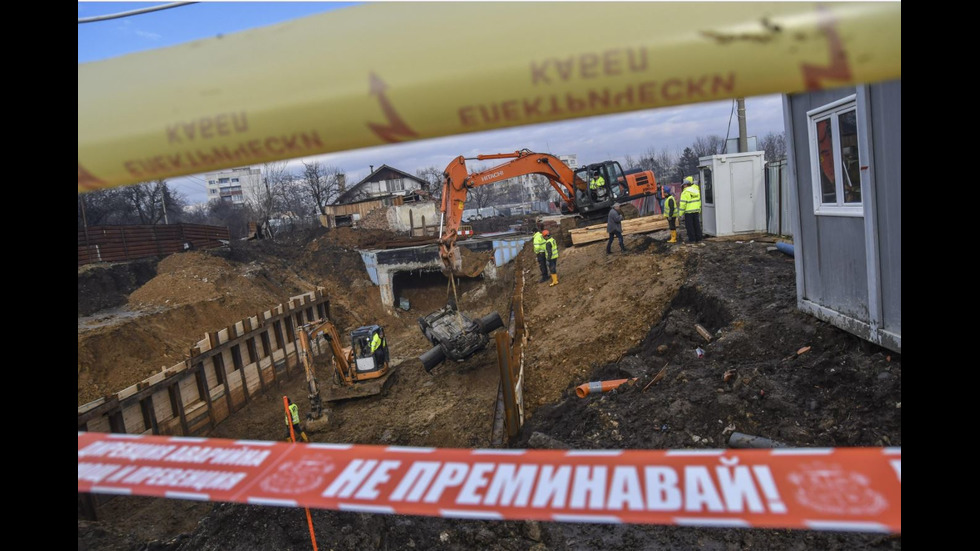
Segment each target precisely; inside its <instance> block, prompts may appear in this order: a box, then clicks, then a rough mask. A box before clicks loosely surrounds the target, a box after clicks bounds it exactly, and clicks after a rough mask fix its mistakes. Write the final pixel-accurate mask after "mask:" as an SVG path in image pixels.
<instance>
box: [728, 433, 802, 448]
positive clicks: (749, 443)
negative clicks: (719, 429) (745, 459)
mask: <svg viewBox="0 0 980 551" xmlns="http://www.w3.org/2000/svg"><path fill="white" fill-rule="evenodd" d="M728 447H729V448H787V447H789V446H787V445H786V444H783V443H782V442H777V441H775V440H770V439H768V438H763V437H761V436H752V435H751V434H744V433H741V432H733V433H732V435H731V436H730V437H729V438H728Z"/></svg>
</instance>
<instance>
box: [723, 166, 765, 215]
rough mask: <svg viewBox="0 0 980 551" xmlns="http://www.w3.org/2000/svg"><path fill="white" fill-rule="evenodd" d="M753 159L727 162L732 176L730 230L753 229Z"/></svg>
mask: <svg viewBox="0 0 980 551" xmlns="http://www.w3.org/2000/svg"><path fill="white" fill-rule="evenodd" d="M753 161H754V159H746V160H744V161H742V160H739V161H733V162H729V163H728V166H729V170H731V177H732V182H731V183H732V187H731V189H732V231H733V232H735V233H743V232H752V231H755V230H756V228H755V214H756V213H755V209H756V193H758V192H757V190H756V189H755V188H756V174H755V162H753Z"/></svg>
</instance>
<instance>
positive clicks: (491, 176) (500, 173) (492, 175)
mask: <svg viewBox="0 0 980 551" xmlns="http://www.w3.org/2000/svg"><path fill="white" fill-rule="evenodd" d="M503 173H504V171H503V170H498V171H497V172H494V173H492V174H487V175H486V176H481V177H480V181H481V182H486V181H487V180H492V179H493V178H496V177H497V176H500V175H502V174H503Z"/></svg>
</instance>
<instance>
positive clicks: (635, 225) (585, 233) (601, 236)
mask: <svg viewBox="0 0 980 551" xmlns="http://www.w3.org/2000/svg"><path fill="white" fill-rule="evenodd" d="M668 227H669V224H668V222H667V219H666V218H663V217H661V216H644V217H642V218H633V219H630V220H624V221H623V235H636V234H641V233H648V232H652V231H658V230H665V229H667V228H668ZM568 233H569V235H571V236H572V244H573V245H582V244H585V243H594V242H596V241H603V240H605V239H609V233H608V232H607V231H606V224H596V225H594V226H589V227H586V228H579V229H577V230H569V232H568Z"/></svg>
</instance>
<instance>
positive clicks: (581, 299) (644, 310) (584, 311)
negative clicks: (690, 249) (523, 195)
mask: <svg viewBox="0 0 980 551" xmlns="http://www.w3.org/2000/svg"><path fill="white" fill-rule="evenodd" d="M626 244H627V252H626V253H621V252H619V251H618V246H617V247H616V249H617V250H616V252H614V253H613V254H611V255H607V254H606V250H605V243H604V242H602V243H593V244H589V245H585V246H582V247H574V248H566V249H563V250H561V251H560V252H559V259H558V281H559V284H558V285H557V286H555V287H550V286H549V285H547V284H545V283H539V282H538V281H539V279H540V273H539V270H538V266H537V262H536V261H535V260H534V257H533V251H531V250H530V248H526V249H525V250H524V251H523V252H522V253H521V255H522V258H523V260H524V266H525V275H526V277H527V281H528V285H527V287H526V291H525V301H524V304H525V312H526V319H527V324H528V327H529V330H530V333H531V339H532V342H531V345H530V346H529V348H528V357H527V368H528V373H527V382H526V387H525V396H527V399H528V404H527V405H528V409H529V410H530V411H532V412H533V411H534V409H535V408H536V407H538V406H539V405H541V404H546V403H549V402H552V401H554V400H556V399H558V398H559V397H560V396H561V394H562V392H563V391H564V390H566V389H567V388H569V385H578V384H581V383H584V382H586V381H587V380H588V376H589V373H590V372H591V370H592V369H594V368H595V367H596V366H598V365H601V364H605V363H608V362H612V361H616V360H617V359H619V357H621V356H622V355H623V353H625V352H626V350H627V349H629V348H630V347H632V346H634V345H636V344H637V343H639V342H640V341H641V340H642V339H643V337H644V336H645V335H646V332H647V331H648V330H649V328H650V326H651V325H652V324H655V323H657V322H659V321H660V318H661V316H662V314H663V312H664V310H665V309H666V308H667V306H668V305H669V303H670V300H671V299H672V298H673V296H674V295H675V294H676V293H677V290H678V289H679V288H680V286H681V283H682V282H683V279H684V276H685V271H684V259H685V257H686V255H687V252H686V251H684V250H683V249H678V248H673V249H666V248H661V247H662V246H663V244H662V243H660V242H656V241H654V240H652V239H650V238H649V237H643V238H639V237H632V236H629V237H627V238H626Z"/></svg>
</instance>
